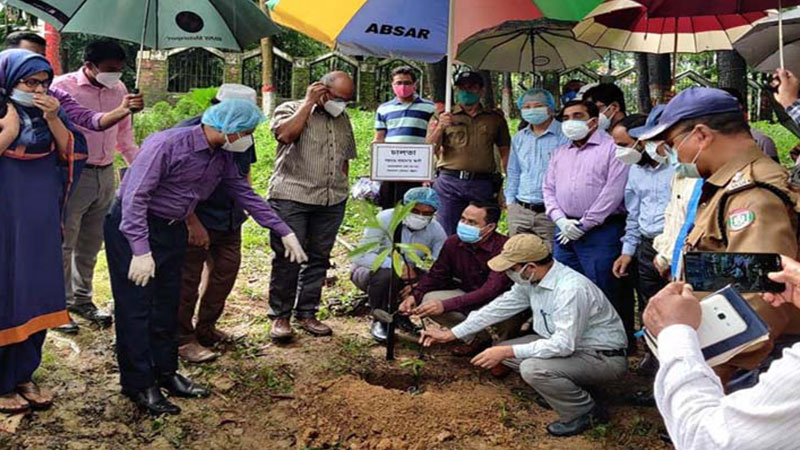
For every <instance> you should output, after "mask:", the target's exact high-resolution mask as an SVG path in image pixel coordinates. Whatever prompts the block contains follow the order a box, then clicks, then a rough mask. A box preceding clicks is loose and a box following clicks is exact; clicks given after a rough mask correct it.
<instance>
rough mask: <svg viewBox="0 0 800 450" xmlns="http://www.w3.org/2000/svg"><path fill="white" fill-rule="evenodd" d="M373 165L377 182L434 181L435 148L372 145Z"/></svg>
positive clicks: (426, 145)
mask: <svg viewBox="0 0 800 450" xmlns="http://www.w3.org/2000/svg"><path fill="white" fill-rule="evenodd" d="M371 165H372V168H371V170H370V178H371V179H372V180H375V181H418V182H426V181H433V146H432V145H429V144H389V143H385V144H372V162H371Z"/></svg>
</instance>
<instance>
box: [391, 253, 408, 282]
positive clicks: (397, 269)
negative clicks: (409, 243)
mask: <svg viewBox="0 0 800 450" xmlns="http://www.w3.org/2000/svg"><path fill="white" fill-rule="evenodd" d="M404 266H405V263H404V262H403V255H402V254H401V253H400V252H398V251H397V250H395V251H394V252H393V253H392V267H393V268H394V273H396V274H397V276H398V277H402V276H403V267H404Z"/></svg>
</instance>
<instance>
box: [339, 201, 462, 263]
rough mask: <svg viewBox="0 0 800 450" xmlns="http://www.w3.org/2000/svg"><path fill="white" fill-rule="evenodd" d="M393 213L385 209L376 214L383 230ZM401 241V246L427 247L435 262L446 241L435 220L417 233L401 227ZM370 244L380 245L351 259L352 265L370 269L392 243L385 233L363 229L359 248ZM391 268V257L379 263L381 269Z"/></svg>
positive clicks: (441, 229)
mask: <svg viewBox="0 0 800 450" xmlns="http://www.w3.org/2000/svg"><path fill="white" fill-rule="evenodd" d="M393 213H394V209H385V210H383V211H381V212H379V213H378V222H379V223H380V224H381V227H383V229H388V228H389V223H390V222H391V220H392V214H393ZM401 240H402V243H403V244H422V245H424V246H426V247H428V249H429V250H430V251H431V253H432V255H433V260H434V261H435V260H436V259H437V258H438V257H439V252H440V251H441V250H442V246H444V241H445V240H447V233H445V232H444V228H442V226H441V225H439V222H437V221H436V219H433V220H432V221H431V223H430V224H428V226H427V227H425V228H423V229H421V230H417V231H411V230H409V229H408V227H405V226H403V231H402V235H401ZM370 242H380V243H381V244H380V245H379V246H378V247H376V248H374V249H373V250H372V251H370V252H367V253H362V254H361V255H358V256H356V257H355V258H353V264H355V265H357V266H361V267H366V268H372V264H373V263H374V262H375V259H377V258H378V256H379V255H380V254H381V252H382V251H384V250H385V249H387V248H389V247H390V246H391V245H392V241H391V240H390V239H389V236H387V235H386V232H385V231H384V230H379V229H377V228H367V229H365V230H364V237H362V238H361V242H360V243H359V246H362V245H365V244H369V243H370ZM404 253H405V252H404ZM415 253H416V254H417V255H419V257H420V258H424V257H425V254H424V253H422V252H421V251H419V250H415ZM408 264H410V265H412V266H413V265H415V264H414V261H412V260H411V259H408ZM391 267H392V258H391V256H387V257H386V258H384V260H383V262H382V263H381V268H382V269H391Z"/></svg>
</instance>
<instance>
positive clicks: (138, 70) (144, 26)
mask: <svg viewBox="0 0 800 450" xmlns="http://www.w3.org/2000/svg"><path fill="white" fill-rule="evenodd" d="M148 17H150V0H147V3H146V4H145V7H144V22H142V40H141V41H139V54H138V55H137V56H136V83H135V85H134V86H135V91H136V92H135V93H136V94H138V93H139V76H140V75H141V74H142V58H141V55H142V52H143V51H144V39H145V37H146V36H147V18H148ZM156 33H158V30H156ZM156 47H158V42H156Z"/></svg>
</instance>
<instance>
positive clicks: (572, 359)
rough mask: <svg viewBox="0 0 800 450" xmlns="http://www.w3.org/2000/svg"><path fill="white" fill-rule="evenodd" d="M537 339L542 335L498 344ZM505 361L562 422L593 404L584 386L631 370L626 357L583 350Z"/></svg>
mask: <svg viewBox="0 0 800 450" xmlns="http://www.w3.org/2000/svg"><path fill="white" fill-rule="evenodd" d="M537 339H542V338H541V337H540V336H537V335H533V334H532V335H528V336H523V337H520V338H517V339H511V340H508V341H505V342H501V343H499V344H497V345H517V344H527V343H530V342H533V341H535V340H537ZM503 364H505V365H506V366H508V367H510V368H512V369H514V370H515V371H517V372H519V374H520V375H521V376H522V379H523V380H525V382H526V383H528V384H529V385H530V386H531V387H532V388H534V389H535V390H536V392H538V393H539V394H540V395H541V396H542V397H544V399H545V400H547V403H548V404H549V405H550V406H552V407H553V410H554V411H555V412H557V413H558V416H559V420H561V421H563V422H569V421H570V420H573V419H575V418H577V417H580V416H582V415H584V414H586V413H588V412H589V411H591V409H592V408H593V407H594V404H595V403H594V400H593V399H592V396H591V395H590V394H589V392H587V391H586V390H585V389H584V387H585V386H592V385H599V384H602V383H606V382H609V381H612V380H616V379H618V378H621V377H622V376H624V375H625V372H626V371H627V370H628V360H627V359H626V358H625V357H624V356H605V355H603V354H602V353H598V352H595V351H580V350H578V351H575V353H573V354H572V355H570V356H568V357H566V358H526V359H518V358H512V359H507V360H505V361H503Z"/></svg>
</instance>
